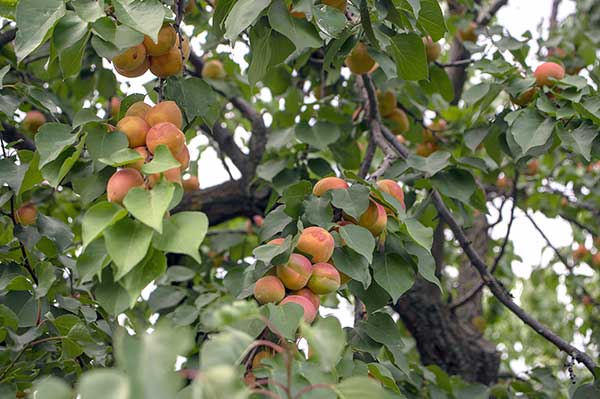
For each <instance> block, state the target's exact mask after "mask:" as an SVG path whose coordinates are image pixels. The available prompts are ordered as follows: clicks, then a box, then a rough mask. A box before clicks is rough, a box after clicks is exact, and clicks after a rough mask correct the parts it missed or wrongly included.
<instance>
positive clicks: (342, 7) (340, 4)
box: [321, 0, 346, 12]
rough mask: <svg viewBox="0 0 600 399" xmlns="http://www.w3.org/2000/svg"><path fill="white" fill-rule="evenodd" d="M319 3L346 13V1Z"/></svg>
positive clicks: (327, 0) (328, 0)
mask: <svg viewBox="0 0 600 399" xmlns="http://www.w3.org/2000/svg"><path fill="white" fill-rule="evenodd" d="M321 3H323V4H325V5H328V6H329V7H333V8H337V9H338V10H340V11H341V12H344V11H346V0H322V1H321Z"/></svg>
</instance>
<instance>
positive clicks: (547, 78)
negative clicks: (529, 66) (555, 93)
mask: <svg viewBox="0 0 600 399" xmlns="http://www.w3.org/2000/svg"><path fill="white" fill-rule="evenodd" d="M533 76H535V82H536V84H537V85H538V86H547V87H552V86H554V83H555V82H554V81H553V80H552V79H556V80H561V79H563V78H564V77H565V68H563V66H562V65H559V64H557V63H556V62H544V63H543V64H541V65H540V66H538V67H537V68H536V69H535V72H533ZM551 78H552V79H551Z"/></svg>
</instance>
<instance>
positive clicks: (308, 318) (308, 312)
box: [281, 295, 317, 323]
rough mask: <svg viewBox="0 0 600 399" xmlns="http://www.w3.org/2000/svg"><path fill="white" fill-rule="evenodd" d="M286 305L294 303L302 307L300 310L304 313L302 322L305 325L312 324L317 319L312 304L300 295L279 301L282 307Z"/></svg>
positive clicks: (315, 310)
mask: <svg viewBox="0 0 600 399" xmlns="http://www.w3.org/2000/svg"><path fill="white" fill-rule="evenodd" d="M286 303H295V304H297V305H300V306H302V310H303V312H304V321H305V322H307V323H312V322H313V321H314V320H315V318H316V317H317V309H316V308H315V307H314V306H313V304H312V303H311V302H310V301H309V300H308V299H306V298H305V297H303V296H300V295H290V296H286V297H285V298H283V301H281V304H282V305H285V304H286Z"/></svg>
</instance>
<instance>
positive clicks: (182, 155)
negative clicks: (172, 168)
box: [174, 145, 190, 172]
mask: <svg viewBox="0 0 600 399" xmlns="http://www.w3.org/2000/svg"><path fill="white" fill-rule="evenodd" d="M174 157H175V159H176V160H177V162H179V163H180V164H181V166H180V167H179V169H180V170H181V171H182V172H183V171H184V170H186V169H187V168H188V166H190V150H188V148H187V146H185V145H184V146H183V147H181V151H179V152H178V153H177V154H175V155H174Z"/></svg>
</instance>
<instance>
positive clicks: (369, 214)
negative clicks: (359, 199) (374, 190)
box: [358, 200, 387, 236]
mask: <svg viewBox="0 0 600 399" xmlns="http://www.w3.org/2000/svg"><path fill="white" fill-rule="evenodd" d="M358 224H359V225H360V226H362V227H364V228H366V229H367V230H369V231H370V232H371V234H373V235H374V236H378V235H379V234H381V233H382V232H383V230H385V227H386V225H387V213H386V212H385V208H384V207H383V205H381V204H379V203H378V202H375V201H373V200H371V202H370V203H369V207H368V208H367V210H366V211H365V213H363V214H362V215H361V216H360V219H358Z"/></svg>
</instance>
